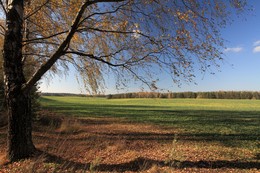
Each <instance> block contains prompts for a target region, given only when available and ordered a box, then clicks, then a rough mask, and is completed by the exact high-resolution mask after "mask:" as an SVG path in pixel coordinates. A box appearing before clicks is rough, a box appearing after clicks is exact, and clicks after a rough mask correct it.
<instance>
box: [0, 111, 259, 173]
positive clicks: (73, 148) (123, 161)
mask: <svg viewBox="0 0 260 173" xmlns="http://www.w3.org/2000/svg"><path fill="white" fill-rule="evenodd" d="M41 114H42V115H44V116H43V117H44V118H41V119H40V121H39V122H38V123H37V124H36V125H35V127H34V129H35V130H34V132H33V138H34V143H35V145H36V147H37V148H38V149H39V150H41V154H40V156H39V155H38V156H37V157H34V158H32V159H29V160H24V161H21V162H17V163H13V164H9V165H4V166H2V167H1V166H0V173H1V172H17V173H18V172H19V173H20V172H151V173H157V172H158V173H159V172H209V173H211V172H259V169H260V165H259V162H250V163H249V162H243V159H244V158H243V157H253V156H252V155H250V154H251V153H250V151H246V150H242V149H241V150H239V149H237V151H236V152H234V151H232V149H230V148H227V147H223V146H221V149H220V147H219V144H214V143H208V142H205V141H204V142H203V141H192V140H189V138H187V139H185V138H182V139H178V136H176V134H178V130H177V129H169V128H163V127H159V126H155V125H147V124H137V123H130V122H128V121H125V120H124V119H114V118H85V119H68V118H65V117H62V116H58V115H56V114H55V115H54V114H53V113H50V112H46V111H44V112H42V113H41ZM5 131H6V128H3V127H2V128H0V156H2V157H3V156H4V153H5V150H6V147H5V146H6V142H5V139H6V134H5ZM176 139H177V141H176ZM227 153H228V154H230V155H232V156H230V157H228V156H227ZM234 157H235V158H238V159H239V160H232V158H234ZM0 159H1V158H0ZM241 160H242V161H241Z"/></svg>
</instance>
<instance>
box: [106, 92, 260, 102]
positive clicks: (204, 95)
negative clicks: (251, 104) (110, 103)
mask: <svg viewBox="0 0 260 173" xmlns="http://www.w3.org/2000/svg"><path fill="white" fill-rule="evenodd" d="M106 97H107V99H119V98H169V99H174V98H194V99H255V100H258V99H260V92H256V91H212V92H169V93H159V92H136V93H122V94H109V95H107V96H106Z"/></svg>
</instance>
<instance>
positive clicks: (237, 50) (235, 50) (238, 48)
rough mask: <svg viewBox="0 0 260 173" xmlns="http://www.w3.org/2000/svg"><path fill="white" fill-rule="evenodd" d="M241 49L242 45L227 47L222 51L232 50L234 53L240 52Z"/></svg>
mask: <svg viewBox="0 0 260 173" xmlns="http://www.w3.org/2000/svg"><path fill="white" fill-rule="evenodd" d="M242 50H243V48H242V47H228V48H226V49H225V50H224V52H234V53H238V52H241V51H242Z"/></svg>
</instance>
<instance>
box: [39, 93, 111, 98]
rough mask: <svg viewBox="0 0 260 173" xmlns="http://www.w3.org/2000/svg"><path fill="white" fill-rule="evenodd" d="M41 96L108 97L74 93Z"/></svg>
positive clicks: (43, 94)
mask: <svg viewBox="0 0 260 173" xmlns="http://www.w3.org/2000/svg"><path fill="white" fill-rule="evenodd" d="M41 96H60V97H65V96H72V97H106V95H102V94H100V95H86V94H74V93H46V92H44V93H41Z"/></svg>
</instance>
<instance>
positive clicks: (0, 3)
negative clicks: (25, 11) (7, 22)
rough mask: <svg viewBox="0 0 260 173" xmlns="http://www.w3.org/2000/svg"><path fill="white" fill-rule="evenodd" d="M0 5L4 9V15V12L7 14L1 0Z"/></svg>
mask: <svg viewBox="0 0 260 173" xmlns="http://www.w3.org/2000/svg"><path fill="white" fill-rule="evenodd" d="M0 5H1V7H2V9H3V10H4V13H5V15H6V14H7V11H6V9H5V6H4V3H3V1H2V0H0Z"/></svg>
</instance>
